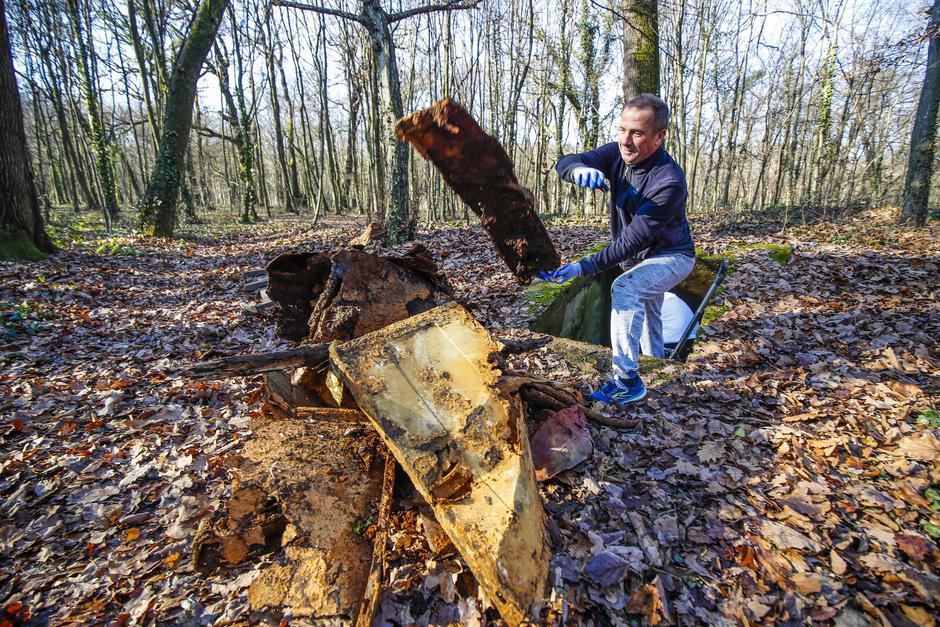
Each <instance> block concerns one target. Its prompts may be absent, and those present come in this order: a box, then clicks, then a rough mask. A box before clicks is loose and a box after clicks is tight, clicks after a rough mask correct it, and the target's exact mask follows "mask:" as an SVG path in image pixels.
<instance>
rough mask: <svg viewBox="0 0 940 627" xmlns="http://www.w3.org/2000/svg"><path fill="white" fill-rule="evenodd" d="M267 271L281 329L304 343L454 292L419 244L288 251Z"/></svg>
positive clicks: (379, 322)
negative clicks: (376, 249)
mask: <svg viewBox="0 0 940 627" xmlns="http://www.w3.org/2000/svg"><path fill="white" fill-rule="evenodd" d="M267 271H268V296H270V298H271V300H273V301H275V302H276V303H277V304H278V305H280V307H279V308H278V309H277V310H276V312H275V324H276V331H277V333H278V335H279V336H281V337H283V338H284V339H288V340H293V341H304V343H314V342H329V341H331V340H348V339H351V338H354V337H358V336H360V335H362V334H364V333H369V332H370V331H375V330H376V329H381V328H382V327H384V326H385V325H387V324H391V323H392V322H396V321H398V320H402V319H404V318H407V317H408V316H412V315H414V314H416V313H420V312H422V311H427V310H428V309H431V308H433V307H436V306H437V305H438V304H440V303H442V302H446V301H448V300H450V298H451V295H450V294H451V291H450V287H449V285H448V283H447V280H446V278H444V277H443V276H442V275H441V274H439V273H438V272H437V266H436V265H435V264H434V260H433V259H432V258H431V256H430V254H429V253H428V251H427V249H425V248H424V247H423V246H420V245H416V246H414V247H412V248H411V249H410V250H408V251H407V252H405V253H404V254H398V255H396V254H387V255H382V256H380V255H377V254H372V253H368V252H364V251H362V250H358V249H355V248H346V249H342V250H338V251H332V252H309V253H287V254H283V255H280V256H279V257H277V258H275V259H274V260H273V261H271V263H269V264H268V266H267Z"/></svg>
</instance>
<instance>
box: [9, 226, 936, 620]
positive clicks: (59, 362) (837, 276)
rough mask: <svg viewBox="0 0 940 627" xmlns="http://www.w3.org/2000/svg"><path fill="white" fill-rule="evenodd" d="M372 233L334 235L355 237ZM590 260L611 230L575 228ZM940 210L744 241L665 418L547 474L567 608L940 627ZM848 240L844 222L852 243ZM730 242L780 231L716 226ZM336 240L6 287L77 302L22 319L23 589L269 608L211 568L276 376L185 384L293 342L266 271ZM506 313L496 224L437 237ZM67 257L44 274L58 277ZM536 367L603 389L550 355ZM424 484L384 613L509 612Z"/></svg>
mask: <svg viewBox="0 0 940 627" xmlns="http://www.w3.org/2000/svg"><path fill="white" fill-rule="evenodd" d="M355 232H356V229H355V227H350V228H347V229H334V230H327V231H322V232H317V233H316V235H317V236H319V237H320V238H321V241H323V242H327V241H328V242H329V243H330V244H331V245H336V244H341V243H343V242H345V241H347V240H348V238H349V237H351V236H352V235H354V234H355ZM550 232H551V234H552V237H553V238H554V239H555V241H556V243H557V244H558V246H559V250H560V252H561V254H562V257H563V259H564V260H566V261H568V260H571V259H574V258H576V257H577V255H578V253H579V252H580V251H583V250H585V249H587V248H589V247H591V246H593V245H594V244H596V243H598V242H601V241H603V240H604V238H605V236H606V235H605V232H604V229H603V227H592V226H590V225H584V224H582V225H579V226H561V225H556V226H553V227H551V228H550ZM936 235H937V233H936V228H933V229H932V230H927V231H914V230H911V229H897V228H895V227H893V226H891V224H890V223H888V222H886V221H885V220H883V219H882V217H881V216H879V215H873V216H869V221H868V222H864V221H859V222H857V223H854V224H845V225H842V226H840V227H838V228H833V226H832V225H822V226H816V227H812V226H802V225H798V226H797V228H795V229H793V230H792V231H791V232H790V235H789V238H790V240H791V243H793V245H794V247H795V251H796V252H795V255H794V258H793V259H792V261H791V262H790V263H789V264H787V265H785V266H781V265H779V264H777V263H776V262H775V261H773V260H772V259H771V258H769V257H768V256H767V254H766V252H765V251H762V250H760V249H753V250H748V251H743V252H739V253H737V257H736V265H735V269H734V273H733V274H732V275H731V276H730V277H729V279H728V281H727V283H726V289H725V291H724V293H723V294H722V295H721V297H720V300H721V301H722V303H723V304H724V305H725V306H726V307H727V308H728V311H727V313H725V314H724V315H723V316H722V318H720V319H719V320H718V321H717V322H716V323H715V324H713V325H712V326H711V327H710V328H708V330H707V337H706V338H705V339H704V340H700V344H699V345H698V346H696V350H695V352H694V353H693V356H692V359H691V361H690V362H689V363H688V364H687V365H686V367H685V368H683V369H681V370H680V371H679V372H678V374H677V376H676V378H675V379H674V380H673V381H671V382H669V383H665V384H662V385H660V386H658V387H657V388H655V389H654V390H653V391H652V394H651V397H650V399H649V400H648V402H646V403H645V404H644V405H641V406H639V407H631V408H626V409H617V410H615V413H616V414H617V415H618V416H622V417H630V418H640V419H641V423H640V426H639V427H637V428H636V429H634V430H631V431H617V430H613V429H610V428H605V427H598V426H596V425H594V424H591V425H590V427H589V428H590V430H591V434H592V437H593V440H594V449H595V452H594V456H593V458H592V459H591V460H589V461H587V462H584V463H582V464H580V465H578V466H577V467H575V468H574V469H571V470H568V471H565V472H562V473H560V474H559V475H557V476H556V477H555V478H553V479H552V480H550V481H547V482H545V483H543V484H542V495H543V499H544V501H545V507H546V511H547V513H548V515H549V516H548V525H549V531H550V534H551V538H552V550H553V555H554V557H553V560H552V573H551V576H550V582H549V583H550V585H551V590H550V598H549V599H546V603H545V607H544V608H543V611H544V613H545V616H548V617H550V618H551V619H553V620H555V621H557V622H564V623H568V624H570V623H576V622H578V621H581V622H584V623H593V624H627V623H628V622H631V621H632V622H634V623H636V622H642V623H645V624H660V625H662V624H670V623H684V624H687V623H701V624H742V623H744V624H755V623H780V624H797V623H800V624H802V623H806V622H810V621H823V622H833V623H834V624H836V625H850V624H851V625H864V624H884V623H890V624H900V625H932V624H934V622H933V621H934V619H933V616H935V615H936V613H937V610H938V594H940V593H938V579H937V576H936V574H935V573H936V572H937V570H938V563H940V551H938V547H937V541H936V537H935V536H936V534H937V533H938V532H940V528H938V527H936V526H935V525H940V516H938V514H937V510H938V509H940V502H938V498H940V497H938V495H937V489H938V478H940V474H938V471H940V468H938V464H937V453H938V450H940V429H938V427H940V425H938V424H937V421H936V420H934V421H932V419H931V415H930V414H929V413H925V412H926V410H929V409H933V410H936V409H938V407H937V404H938V390H940V378H938V354H937V349H936V338H937V337H940V307H938V303H937V301H938V298H937V295H938V279H937V276H938V270H940V256H938V251H937V249H936V245H935V241H936ZM836 236H839V237H840V239H839V241H837V242H834V243H833V242H832V241H831V240H832V239H833V238H834V237H836ZM696 237H697V243H699V244H701V245H703V246H704V247H705V248H707V249H709V250H713V251H721V250H725V249H727V248H728V247H729V245H730V244H731V242H733V241H744V242H749V241H752V242H757V241H779V240H778V239H769V238H768V236H766V235H764V236H760V237H757V236H753V237H751V236H748V235H747V234H746V233H736V234H734V235H733V236H730V235H723V236H719V235H716V234H713V233H709V232H705V233H703V232H702V231H701V229H699V230H698V232H697V234H696ZM310 238H311V236H310V235H309V234H305V233H298V232H296V231H294V232H286V231H282V230H279V228H278V227H276V226H272V227H270V228H265V229H262V230H260V231H259V232H256V233H254V234H252V235H248V236H244V237H241V238H235V239H231V240H227V241H224V242H193V243H189V244H181V245H177V244H174V245H172V247H171V248H170V249H166V250H160V249H159V246H161V245H160V244H157V243H152V242H147V241H143V240H142V241H139V242H137V243H136V245H137V246H138V248H141V249H144V250H146V251H148V252H149V253H150V254H148V255H147V256H145V257H141V258H126V259H125V258H114V257H99V256H94V255H91V254H78V253H68V254H65V255H62V256H61V257H59V258H57V259H54V260H52V261H48V262H44V263H42V264H37V265H34V266H29V267H19V266H9V265H7V266H3V267H2V279H0V299H3V300H7V301H12V302H19V301H22V300H24V299H25V300H30V301H35V302H41V303H42V304H44V305H45V306H46V308H47V309H48V310H49V311H52V312H53V313H54V314H55V315H57V316H60V317H57V318H52V319H49V320H46V321H44V322H41V323H40V324H39V325H38V328H36V329H34V330H33V332H32V333H19V334H17V335H16V336H8V337H6V339H4V340H3V342H4V345H3V357H2V362H0V382H2V396H0V412H2V419H0V424H2V425H3V427H2V431H0V454H2V462H0V463H2V467H0V502H2V503H3V511H4V515H5V518H6V520H7V521H8V524H6V525H5V526H3V527H2V529H0V565H2V569H0V572H2V574H0V601H2V602H3V603H4V605H5V606H7V605H9V606H11V607H15V608H20V609H17V611H20V610H21V609H22V608H21V606H16V605H15V604H16V603H20V604H22V607H28V608H29V611H30V612H31V613H32V615H33V616H34V617H36V618H38V619H39V620H40V621H41V622H63V621H65V620H67V619H68V620H73V621H76V622H94V621H103V620H132V621H141V622H143V621H145V620H148V619H158V620H163V621H168V622H172V623H177V622H184V621H186V620H191V621H193V622H205V623H208V622H213V621H222V620H232V619H236V618H242V619H245V618H247V617H248V615H247V609H246V598H245V589H246V588H247V586H248V584H249V583H250V582H251V580H252V579H253V578H254V577H255V576H256V573H257V570H253V568H254V567H253V566H249V567H244V568H241V569H234V570H231V571H225V572H221V573H219V574H217V575H214V576H213V577H212V578H209V579H205V578H200V577H199V576H197V575H196V574H195V573H194V572H192V571H191V569H190V568H189V565H188V561H187V556H188V548H189V545H190V543H191V540H192V533H193V530H194V528H195V526H196V524H197V523H198V521H199V519H200V517H201V516H203V515H205V513H206V512H208V511H210V510H211V508H213V507H214V506H215V505H216V504H218V502H219V500H220V499H221V498H222V497H224V494H225V490H226V484H225V481H224V478H225V470H224V459H225V455H226V454H227V453H230V452H234V451H236V450H237V449H238V448H239V447H240V440H241V439H242V438H244V436H245V435H246V428H247V425H248V421H249V419H250V417H251V415H252V412H253V411H255V410H256V408H257V403H256V400H255V399H254V397H253V396H252V394H251V392H252V390H254V389H255V388H256V385H257V384H256V382H254V381H250V380H249V381H242V380H232V381H226V382H219V383H213V384H208V385H206V384H196V383H191V382H187V381H182V380H180V379H178V378H177V377H174V372H175V370H176V369H178V368H179V367H180V366H181V365H183V364H184V363H188V362H189V361H191V360H193V359H196V358H198V357H199V356H200V355H201V354H202V353H204V352H207V351H209V350H213V351H215V352H216V353H224V352H246V351H249V350H259V349H270V348H274V347H275V340H274V339H273V335H272V334H271V332H270V330H269V329H270V322H269V321H268V320H266V319H264V318H263V317H258V318H243V317H242V316H241V314H240V313H239V312H238V306H237V302H238V301H239V300H240V299H242V298H243V296H244V295H243V294H240V293H239V291H238V288H239V286H240V285H241V284H242V282H243V281H242V279H241V273H242V272H243V271H245V270H248V269H254V268H257V267H260V265H261V264H262V263H263V262H264V261H265V260H267V259H269V258H271V257H273V256H274V255H275V254H276V253H279V252H283V251H285V250H288V249H296V248H300V247H303V246H304V245H305V244H307V243H308V240H310ZM421 240H422V242H423V243H425V244H426V245H427V246H428V247H429V248H430V249H431V250H432V251H433V252H434V254H435V256H436V258H437V260H438V262H439V264H440V265H441V267H442V269H443V270H444V271H445V272H446V273H447V275H448V276H449V277H450V279H451V282H452V284H453V285H454V286H455V288H456V290H457V292H458V295H459V296H460V297H462V299H463V300H465V301H468V302H470V303H472V304H474V305H475V309H474V313H475V314H476V315H477V316H478V317H479V318H480V319H481V320H482V321H484V323H485V324H487V325H488V326H489V327H490V328H491V329H493V330H494V331H498V332H499V333H500V334H505V335H525V332H524V331H521V330H513V329H509V327H516V326H518V325H520V324H522V322H523V318H524V316H523V315H522V307H521V304H522V297H521V288H520V286H518V285H517V284H516V283H515V281H514V280H513V278H512V276H511V275H510V274H509V272H508V271H506V270H505V269H504V268H503V267H502V266H501V264H500V262H499V260H498V258H497V257H496V254H495V252H494V251H493V250H492V247H491V245H490V244H489V242H488V240H487V238H486V236H485V234H484V233H483V232H482V231H481V230H479V229H475V228H467V229H441V230H437V231H434V232H430V233H423V234H422V236H421ZM40 275H42V276H43V277H44V280H40V279H39V277H40ZM511 365H512V366H513V367H514V368H516V369H527V370H530V371H531V372H533V373H535V374H539V375H541V376H544V377H547V378H551V379H553V380H556V381H560V382H564V383H566V384H572V385H583V386H585V388H586V387H587V386H590V385H594V384H596V383H598V382H599V381H600V379H601V375H598V376H596V377H593V378H587V377H585V376H583V375H582V374H581V373H580V372H579V371H577V370H576V369H574V368H572V367H571V366H570V365H569V364H567V363H566V362H564V361H563V360H562V359H561V358H560V357H558V356H557V355H553V354H551V353H550V352H549V351H548V350H547V349H540V350H539V351H537V352H534V353H530V354H528V355H524V356H519V357H517V358H515V359H514V360H513V361H512V363H511ZM421 508H422V506H421V505H420V504H419V503H409V502H405V503H400V504H399V510H398V511H397V513H396V517H397V520H398V521H399V522H400V523H401V524H400V532H398V533H393V534H392V535H391V537H390V540H389V543H390V552H389V554H390V555H391V556H392V557H393V563H392V564H391V569H390V573H389V578H388V582H387V583H388V588H387V590H386V593H385V597H384V603H383V607H382V611H383V615H384V618H385V620H388V621H394V622H397V623H400V624H405V623H418V624H425V623H428V622H447V621H451V622H461V623H466V624H480V623H485V622H488V621H492V620H493V619H494V614H493V612H492V610H489V609H488V605H487V603H486V600H485V599H483V598H481V597H480V595H479V591H478V590H477V587H476V586H475V583H474V582H473V578H472V576H471V575H470V574H469V573H468V572H467V569H466V566H465V565H464V564H463V563H462V561H461V560H460V559H459V558H458V557H455V556H453V555H433V554H432V553H431V552H430V551H429V550H428V548H427V546H426V545H425V543H424V540H423V539H422V538H421V532H420V530H419V527H418V525H417V521H418V520H419V519H420V514H421V512H422V509H421Z"/></svg>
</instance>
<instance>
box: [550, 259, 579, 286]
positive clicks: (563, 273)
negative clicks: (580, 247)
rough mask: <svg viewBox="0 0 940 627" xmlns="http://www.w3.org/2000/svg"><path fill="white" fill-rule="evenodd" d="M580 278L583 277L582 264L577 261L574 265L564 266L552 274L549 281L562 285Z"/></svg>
mask: <svg viewBox="0 0 940 627" xmlns="http://www.w3.org/2000/svg"><path fill="white" fill-rule="evenodd" d="M579 276H581V264H579V263H578V262H577V261H575V262H574V263H569V264H566V265H563V266H562V267H560V268H558V269H557V270H555V271H554V272H552V275H551V279H549V280H550V281H551V282H552V283H558V284H561V283H567V282H568V281H570V280H571V279H573V278H575V277H579Z"/></svg>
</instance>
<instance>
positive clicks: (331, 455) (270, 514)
mask: <svg viewBox="0 0 940 627" xmlns="http://www.w3.org/2000/svg"><path fill="white" fill-rule="evenodd" d="M382 246H383V238H382V229H381V228H380V227H379V226H377V225H371V226H370V228H369V229H367V232H366V233H364V234H363V236H362V237H360V238H357V240H354V241H353V242H350V247H349V248H346V249H342V250H338V251H332V252H327V253H317V252H313V253H291V254H286V255H281V256H280V257H278V258H277V259H275V260H274V261H273V262H271V263H270V264H269V265H268V269H267V270H268V288H267V293H268V294H269V295H270V296H271V298H272V299H273V300H274V301H275V302H276V303H277V304H278V307H277V308H276V319H277V331H278V333H279V334H280V335H281V336H282V337H285V338H289V339H293V340H295V341H300V342H302V343H301V344H300V345H299V346H297V347H295V348H292V349H288V350H282V351H277V352H272V353H259V354H254V355H238V356H230V357H225V358H222V359H219V360H216V361H213V362H206V363H202V364H199V365H197V366H193V367H191V368H189V369H187V370H186V371H184V374H185V375H186V376H189V377H192V378H199V379H209V378H221V377H226V376H244V375H249V374H255V373H264V374H265V377H266V386H265V388H264V392H265V396H264V398H265V403H264V405H263V407H262V412H261V416H260V417H259V418H256V419H255V421H254V423H253V424H252V429H253V431H254V434H253V437H252V438H251V439H249V440H248V441H247V442H246V445H245V448H244V451H243V452H242V453H241V454H240V455H239V456H238V458H237V460H236V462H235V463H234V464H233V467H234V470H233V471H232V472H233V474H234V477H235V478H234V483H233V492H232V497H231V499H230V500H229V502H228V503H227V505H226V507H224V508H223V509H221V510H219V511H218V512H216V514H215V515H214V516H213V517H210V518H209V519H207V521H206V522H205V523H204V524H203V525H202V526H201V527H200V530H199V533H198V534H197V536H198V537H197V539H196V541H195V543H194V555H193V561H194V564H195V566H197V567H198V568H200V569H202V570H206V569H213V568H215V567H217V566H220V565H225V564H238V563H244V562H248V561H251V560H255V559H256V558H257V557H258V556H259V555H260V554H261V553H265V552H267V553H271V554H273V555H274V556H275V562H274V563H273V564H270V565H268V566H267V567H265V568H264V569H263V571H262V573H261V575H260V576H259V577H258V579H256V580H255V581H254V582H253V584H252V585H251V588H250V590H249V602H250V604H251V606H252V608H253V609H254V610H256V611H259V612H261V613H262V614H267V615H269V616H270V617H272V618H273V617H276V616H277V615H278V612H281V611H283V610H284V609H285V608H287V607H289V608H290V610H291V613H292V615H293V616H295V617H309V618H310V619H312V620H315V621H319V620H321V619H327V620H329V621H332V622H337V623H341V624H355V625H362V626H364V625H369V624H371V622H372V620H373V617H374V616H375V613H376V608H377V607H378V605H379V603H380V599H381V592H382V589H383V585H384V583H385V581H386V580H385V579H384V577H385V575H386V569H387V567H388V564H387V561H388V557H387V555H386V550H387V547H386V544H387V543H388V542H390V541H389V540H388V538H389V534H390V533H395V529H390V527H389V525H390V524H391V522H390V521H391V520H392V511H393V495H392V488H393V487H394V484H395V468H396V461H397V464H400V465H401V466H402V468H403V469H404V470H405V472H406V473H407V475H408V477H409V478H410V479H411V480H412V482H413V483H414V490H416V492H417V493H415V492H412V493H411V494H412V497H408V498H414V499H416V500H420V499H423V501H424V502H426V503H427V507H430V509H424V510H423V512H424V513H422V514H421V516H422V519H421V525H420V530H419V529H418V528H417V527H416V528H415V530H416V531H417V532H418V533H421V532H423V533H424V535H425V536H426V539H427V543H428V546H429V547H431V548H432V550H433V551H434V553H435V554H436V555H440V554H443V553H452V552H453V551H454V550H455V549H456V551H457V552H459V553H460V555H461V556H462V557H463V558H464V560H465V561H466V562H467V565H468V566H469V567H470V570H471V571H472V573H473V575H474V576H475V578H476V580H477V582H478V583H479V585H480V586H481V587H482V589H483V591H484V593H485V595H486V597H487V598H488V599H489V600H490V601H491V602H492V603H493V604H494V606H495V607H496V608H497V609H498V610H499V612H500V614H501V616H502V618H503V619H504V620H505V621H506V622H507V623H508V624H510V625H517V624H520V623H522V622H526V621H528V620H530V619H532V618H533V617H532V616H530V610H531V609H532V607H533V605H534V604H536V603H537V602H539V601H542V600H543V598H544V593H545V586H546V580H547V575H548V560H549V550H548V547H547V542H546V540H547V536H546V530H545V524H544V518H545V514H544V511H543V508H542V502H541V498H540V496H539V493H538V490H537V488H536V484H535V480H536V474H535V471H534V468H533V461H532V452H531V449H530V444H529V438H528V433H527V430H526V425H525V422H524V421H523V406H522V401H523V400H524V401H526V402H527V404H528V406H529V408H530V410H531V411H533V412H535V411H543V412H544V411H546V410H553V411H555V410H559V409H563V408H566V407H570V406H572V405H579V404H583V403H584V399H583V398H581V397H580V395H579V394H578V393H576V392H572V391H570V390H569V391H565V390H560V389H558V388H557V387H555V386H553V385H551V384H550V382H547V381H543V380H538V379H534V378H531V377H527V376H524V374H523V373H516V372H512V371H510V370H508V368H507V366H506V364H505V361H504V360H503V355H506V354H510V353H519V352H526V351H528V350H532V349H534V348H536V347H538V346H541V345H543V344H544V343H545V342H546V341H547V339H545V338H543V339H537V340H528V341H524V342H520V341H515V340H509V339H504V340H499V341H497V340H495V339H494V338H492V337H491V336H490V335H489V333H488V332H487V331H486V330H485V329H484V328H483V327H482V326H481V325H480V324H479V323H478V322H477V321H476V320H475V319H474V318H473V316H471V315H470V313H469V312H468V311H467V310H466V309H464V308H463V307H462V306H460V305H458V304H456V303H453V302H448V303H447V304H445V305H443V306H437V305H438V303H439V302H442V301H446V300H448V299H449V298H450V293H451V292H450V288H449V286H448V285H447V281H446V279H445V278H444V277H443V276H441V275H440V274H438V272H437V268H436V266H435V265H434V263H433V261H432V260H431V258H430V256H429V255H428V254H427V251H425V250H424V249H423V248H421V247H414V248H412V249H410V250H408V251H407V252H405V253H404V254H401V253H391V252H389V251H387V250H384V249H383V248H382ZM579 406H580V405H579ZM582 409H583V411H585V412H586V413H587V415H588V417H589V418H591V419H592V420H597V419H598V417H597V416H596V415H595V413H594V412H592V411H591V410H590V409H588V408H583V407H582ZM572 411H574V410H572ZM577 411H581V410H577ZM579 415H580V414H579ZM549 444H551V443H549ZM578 444H579V445H582V446H581V447H580V449H579V451H581V452H584V448H585V447H584V446H583V445H584V442H579V443H578ZM569 461H571V460H569ZM575 463H576V462H575ZM541 465H542V464H540V467H541ZM406 483H407V482H406ZM403 489H409V490H410V489H411V488H410V487H406V488H403ZM419 495H420V497H419ZM421 507H423V508H424V507H426V506H424V505H422V506H421ZM432 513H433V518H432V517H431V516H430V514H432Z"/></svg>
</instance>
